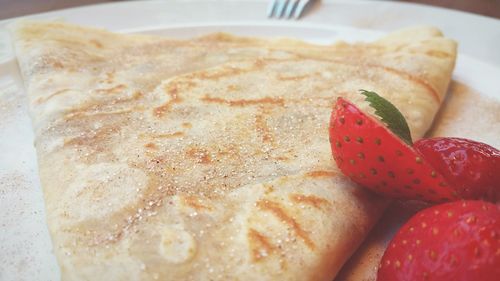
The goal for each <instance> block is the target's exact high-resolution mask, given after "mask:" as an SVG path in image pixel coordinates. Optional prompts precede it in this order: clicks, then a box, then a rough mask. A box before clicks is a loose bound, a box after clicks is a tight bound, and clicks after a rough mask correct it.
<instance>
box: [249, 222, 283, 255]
mask: <svg viewBox="0 0 500 281" xmlns="http://www.w3.org/2000/svg"><path fill="white" fill-rule="evenodd" d="M248 242H249V244H250V248H251V251H252V261H253V262H259V261H261V260H262V259H264V258H266V257H268V256H269V255H271V254H273V252H274V251H275V249H276V247H275V246H274V245H273V244H271V242H270V241H269V239H268V238H267V237H266V236H265V235H264V234H262V233H260V232H258V231H257V230H255V229H253V228H250V229H249V230H248Z"/></svg>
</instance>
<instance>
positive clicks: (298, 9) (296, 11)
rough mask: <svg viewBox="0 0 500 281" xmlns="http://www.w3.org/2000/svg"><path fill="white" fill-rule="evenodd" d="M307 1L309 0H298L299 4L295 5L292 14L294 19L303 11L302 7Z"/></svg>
mask: <svg viewBox="0 0 500 281" xmlns="http://www.w3.org/2000/svg"><path fill="white" fill-rule="evenodd" d="M307 3H309V0H300V1H299V4H298V5H297V8H296V9H295V13H294V15H293V17H294V18H295V19H298V18H300V16H301V15H302V13H303V12H304V8H305V7H306V6H307Z"/></svg>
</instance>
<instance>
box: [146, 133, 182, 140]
mask: <svg viewBox="0 0 500 281" xmlns="http://www.w3.org/2000/svg"><path fill="white" fill-rule="evenodd" d="M182 136H184V132H180V131H177V132H173V133H163V134H151V135H150V137H152V138H155V139H156V138H157V139H172V138H178V137H182Z"/></svg>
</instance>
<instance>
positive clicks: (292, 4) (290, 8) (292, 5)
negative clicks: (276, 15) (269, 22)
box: [285, 0, 299, 19]
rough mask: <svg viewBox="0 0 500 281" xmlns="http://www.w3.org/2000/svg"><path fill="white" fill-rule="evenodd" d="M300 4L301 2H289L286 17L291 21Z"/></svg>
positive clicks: (293, 0) (291, 0) (296, 0)
mask: <svg viewBox="0 0 500 281" xmlns="http://www.w3.org/2000/svg"><path fill="white" fill-rule="evenodd" d="M298 2H299V0H289V1H288V5H287V6H286V11H285V17H286V18H287V19H289V18H290V17H292V13H293V10H294V9H295V7H296V6H297V3H298Z"/></svg>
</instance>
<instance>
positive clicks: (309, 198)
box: [289, 194, 330, 209]
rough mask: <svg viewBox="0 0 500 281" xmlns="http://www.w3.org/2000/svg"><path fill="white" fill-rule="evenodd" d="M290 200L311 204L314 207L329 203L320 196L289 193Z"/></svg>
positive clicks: (318, 207) (319, 207)
mask: <svg viewBox="0 0 500 281" xmlns="http://www.w3.org/2000/svg"><path fill="white" fill-rule="evenodd" d="M289 197H290V200H292V201H293V202H295V203H302V204H306V205H311V206H313V207H314V208H316V209H321V208H322V207H323V206H328V205H330V203H329V202H328V201H327V200H326V199H323V198H321V197H318V196H314V195H303V194H290V196H289Z"/></svg>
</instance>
